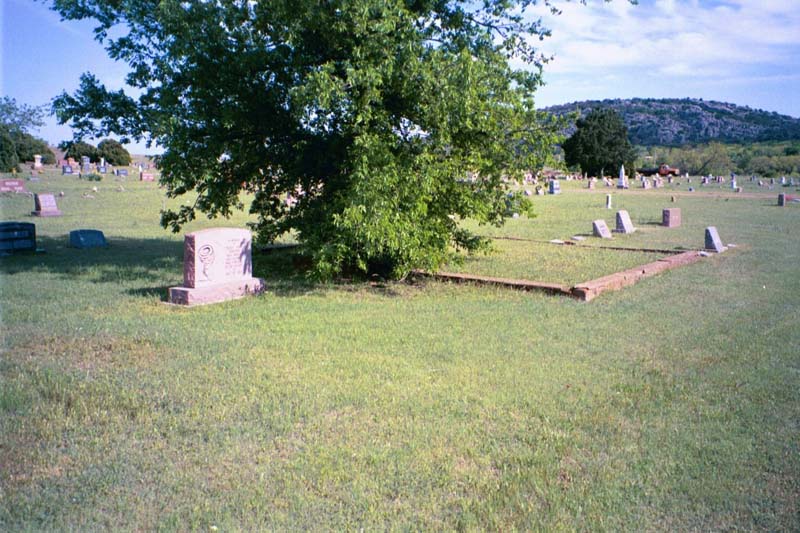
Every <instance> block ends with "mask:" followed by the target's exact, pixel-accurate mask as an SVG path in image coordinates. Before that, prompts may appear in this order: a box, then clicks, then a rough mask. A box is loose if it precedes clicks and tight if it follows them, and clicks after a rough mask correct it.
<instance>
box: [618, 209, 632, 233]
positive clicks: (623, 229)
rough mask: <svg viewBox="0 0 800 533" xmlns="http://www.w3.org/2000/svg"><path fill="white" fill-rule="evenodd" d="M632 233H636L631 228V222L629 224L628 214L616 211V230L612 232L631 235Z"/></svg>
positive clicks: (623, 211)
mask: <svg viewBox="0 0 800 533" xmlns="http://www.w3.org/2000/svg"><path fill="white" fill-rule="evenodd" d="M634 231H636V228H634V227H633V222H631V216H630V215H629V214H628V212H627V211H625V210H624V209H623V210H620V211H617V228H616V229H615V230H614V232H615V233H633V232H634Z"/></svg>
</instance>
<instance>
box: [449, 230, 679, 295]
mask: <svg viewBox="0 0 800 533" xmlns="http://www.w3.org/2000/svg"><path fill="white" fill-rule="evenodd" d="M581 242H583V241H581ZM615 244H616V243H615ZM492 248H493V251H492V253H489V254H486V255H484V254H475V255H472V256H469V257H467V258H465V259H464V260H463V262H461V263H455V264H452V265H447V266H446V267H445V269H444V270H447V271H448V272H462V273H469V274H478V275H481V276H491V277H501V278H511V279H524V280H533V281H544V282H550V283H559V284H562V285H566V286H572V285H575V284H577V283H579V282H581V281H588V280H590V279H595V278H599V277H602V276H607V275H609V274H613V273H614V272H619V271H621V270H625V269H628V268H633V267H635V266H638V265H644V264H646V263H650V262H652V261H656V260H657V259H659V258H660V257H663V256H664V255H665V254H663V253H662V254H657V253H652V252H639V251H633V250H631V251H627V250H626V251H620V250H612V249H606V248H602V247H600V246H592V245H572V246H564V245H555V244H551V243H542V242H530V241H511V240H495V241H493V243H492Z"/></svg>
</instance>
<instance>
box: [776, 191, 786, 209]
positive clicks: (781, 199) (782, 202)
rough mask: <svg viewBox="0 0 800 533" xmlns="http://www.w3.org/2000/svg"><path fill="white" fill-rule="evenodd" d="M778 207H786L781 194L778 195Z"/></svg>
mask: <svg viewBox="0 0 800 533" xmlns="http://www.w3.org/2000/svg"><path fill="white" fill-rule="evenodd" d="M778 206H780V207H786V195H785V194H783V193H780V194H779V195H778Z"/></svg>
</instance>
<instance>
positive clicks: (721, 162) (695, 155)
mask: <svg viewBox="0 0 800 533" xmlns="http://www.w3.org/2000/svg"><path fill="white" fill-rule="evenodd" d="M638 163H639V164H640V165H644V166H648V165H651V164H654V165H657V164H659V163H668V164H670V165H672V166H676V167H678V168H680V169H681V172H688V173H689V174H692V175H706V174H714V175H727V174H729V173H731V172H735V173H736V174H743V175H757V176H765V177H775V176H783V175H786V176H788V175H797V174H800V141H786V142H771V143H748V144H722V143H717V142H713V143H708V144H699V145H693V146H682V147H679V148H674V147H652V148H641V149H640V155H639V159H638Z"/></svg>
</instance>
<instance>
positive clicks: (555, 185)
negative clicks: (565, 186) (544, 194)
mask: <svg viewBox="0 0 800 533" xmlns="http://www.w3.org/2000/svg"><path fill="white" fill-rule="evenodd" d="M550 194H561V183H559V182H558V180H550Z"/></svg>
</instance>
